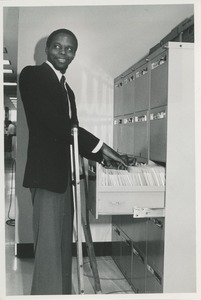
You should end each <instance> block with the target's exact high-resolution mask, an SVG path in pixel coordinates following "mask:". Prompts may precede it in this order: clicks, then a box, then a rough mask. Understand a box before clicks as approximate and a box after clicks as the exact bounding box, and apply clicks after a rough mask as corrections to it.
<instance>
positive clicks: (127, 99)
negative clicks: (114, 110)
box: [122, 72, 135, 114]
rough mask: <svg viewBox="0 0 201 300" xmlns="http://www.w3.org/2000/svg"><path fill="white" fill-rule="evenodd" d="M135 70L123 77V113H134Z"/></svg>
mask: <svg viewBox="0 0 201 300" xmlns="http://www.w3.org/2000/svg"><path fill="white" fill-rule="evenodd" d="M134 78H135V76H134V72H132V73H130V74H128V75H127V76H125V77H124V79H123V87H122V88H123V107H122V108H123V111H122V114H130V113H134Z"/></svg>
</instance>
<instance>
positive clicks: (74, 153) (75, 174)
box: [71, 125, 101, 294]
mask: <svg viewBox="0 0 201 300" xmlns="http://www.w3.org/2000/svg"><path fill="white" fill-rule="evenodd" d="M71 134H72V136H73V144H72V147H71V172H72V180H73V198H74V206H75V210H76V245H77V262H78V263H77V267H78V288H79V294H84V280H83V254H82V230H81V229H82V226H83V231H84V235H85V240H86V245H87V253H88V257H89V261H90V266H91V269H92V273H93V277H94V283H95V293H96V294H100V293H101V286H100V279H99V274H98V268H97V262H96V257H95V252H94V246H93V241H92V236H91V230H90V224H89V210H88V206H87V198H88V190H87V183H86V174H85V169H84V162H83V158H82V172H83V176H84V183H85V186H84V187H85V198H86V216H85V218H84V217H83V216H82V210H81V197H80V167H79V151H78V128H77V126H76V125H75V126H73V128H72V131H71ZM81 225H82V226H81Z"/></svg>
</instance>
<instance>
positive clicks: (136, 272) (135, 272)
mask: <svg viewBox="0 0 201 300" xmlns="http://www.w3.org/2000/svg"><path fill="white" fill-rule="evenodd" d="M132 257H133V259H132V273H131V284H132V287H133V289H134V291H135V292H136V293H144V292H145V274H146V260H145V256H144V255H143V254H142V252H140V250H139V249H138V248H137V247H136V245H135V244H134V243H133V247H132Z"/></svg>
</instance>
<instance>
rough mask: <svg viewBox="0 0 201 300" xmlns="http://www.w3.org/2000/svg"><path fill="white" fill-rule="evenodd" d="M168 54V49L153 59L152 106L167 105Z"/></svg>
mask: <svg viewBox="0 0 201 300" xmlns="http://www.w3.org/2000/svg"><path fill="white" fill-rule="evenodd" d="M167 90H168V55H167V51H164V52H163V53H162V54H160V55H158V56H157V57H155V58H154V59H153V60H152V61H151V88H150V93H151V94H150V108H154V107H158V106H163V105H167Z"/></svg>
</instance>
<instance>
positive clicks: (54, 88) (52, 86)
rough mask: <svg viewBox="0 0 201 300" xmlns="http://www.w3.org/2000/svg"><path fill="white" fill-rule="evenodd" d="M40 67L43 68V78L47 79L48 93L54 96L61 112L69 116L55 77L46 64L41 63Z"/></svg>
mask: <svg viewBox="0 0 201 300" xmlns="http://www.w3.org/2000/svg"><path fill="white" fill-rule="evenodd" d="M41 67H42V68H43V71H44V76H45V77H46V78H47V80H46V82H47V84H48V88H49V91H50V92H51V94H52V95H54V97H55V99H56V101H57V103H59V102H60V104H61V105H62V108H63V110H64V111H65V112H66V113H67V114H68V115H69V113H68V107H67V104H66V98H65V96H64V94H63V91H62V88H61V84H60V82H59V80H58V77H57V75H56V74H55V72H54V71H53V70H52V68H51V67H50V66H49V65H48V64H47V63H43V64H42V65H41Z"/></svg>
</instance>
